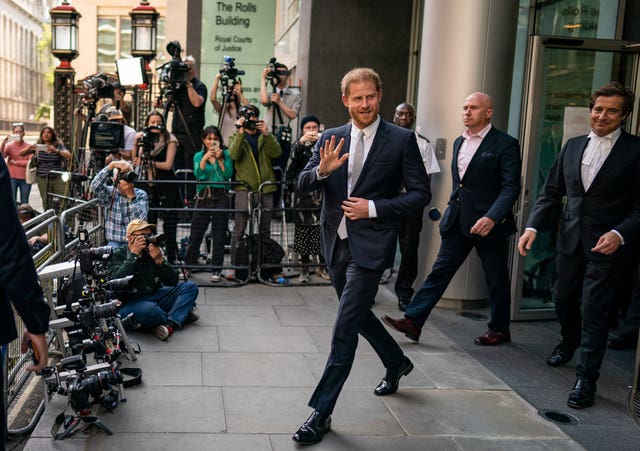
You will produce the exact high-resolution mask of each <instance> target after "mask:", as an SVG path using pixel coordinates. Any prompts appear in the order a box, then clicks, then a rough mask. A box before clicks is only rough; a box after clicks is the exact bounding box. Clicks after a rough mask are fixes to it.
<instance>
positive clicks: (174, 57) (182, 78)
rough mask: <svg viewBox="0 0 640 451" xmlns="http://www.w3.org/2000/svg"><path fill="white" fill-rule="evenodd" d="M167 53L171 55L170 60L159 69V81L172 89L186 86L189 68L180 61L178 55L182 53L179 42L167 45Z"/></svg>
mask: <svg viewBox="0 0 640 451" xmlns="http://www.w3.org/2000/svg"><path fill="white" fill-rule="evenodd" d="M167 52H168V53H169V55H171V60H170V61H169V62H168V63H165V64H163V65H162V66H161V67H160V68H159V69H161V72H160V81H161V82H162V83H168V84H170V85H171V87H173V88H176V87H178V86H179V85H182V84H186V83H187V82H188V81H189V71H190V70H191V67H189V65H188V64H187V63H185V62H183V61H182V59H180V53H182V46H181V45H180V42H178V41H171V42H169V43H168V44H167Z"/></svg>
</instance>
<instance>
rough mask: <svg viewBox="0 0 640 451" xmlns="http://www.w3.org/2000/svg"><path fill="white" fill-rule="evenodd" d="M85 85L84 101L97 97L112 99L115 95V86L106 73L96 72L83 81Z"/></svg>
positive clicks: (94, 99) (93, 99)
mask: <svg viewBox="0 0 640 451" xmlns="http://www.w3.org/2000/svg"><path fill="white" fill-rule="evenodd" d="M82 85H83V86H84V90H85V91H84V101H85V102H91V101H96V100H97V99H110V98H112V97H113V90H114V86H113V85H112V84H111V83H109V78H108V77H107V75H106V74H102V73H100V74H96V75H91V76H89V77H87V78H85V79H84V80H83V81H82Z"/></svg>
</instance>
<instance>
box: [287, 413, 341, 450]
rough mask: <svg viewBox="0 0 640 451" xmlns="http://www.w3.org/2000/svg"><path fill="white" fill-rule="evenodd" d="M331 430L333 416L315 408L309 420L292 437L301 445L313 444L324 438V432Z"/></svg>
mask: <svg viewBox="0 0 640 451" xmlns="http://www.w3.org/2000/svg"><path fill="white" fill-rule="evenodd" d="M330 430H331V416H330V415H325V414H322V413H320V412H318V411H317V410H314V411H313V413H312V414H311V416H310V417H309V418H307V421H305V422H304V424H303V425H302V426H300V429H298V431H297V432H296V433H295V434H293V437H291V439H292V440H293V441H294V442H296V443H299V444H301V445H313V444H314V443H318V442H319V441H320V440H322V437H324V434H326V433H327V432H329V431H330Z"/></svg>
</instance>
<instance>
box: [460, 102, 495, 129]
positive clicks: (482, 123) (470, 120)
mask: <svg viewBox="0 0 640 451" xmlns="http://www.w3.org/2000/svg"><path fill="white" fill-rule="evenodd" d="M492 115H493V100H491V96H489V95H488V94H485V93H484V92H474V93H473V94H470V95H469V97H467V98H466V99H465V101H464V105H463V106H462V120H463V122H464V125H465V126H466V127H467V128H468V129H469V132H470V133H471V134H475V133H478V132H480V131H482V129H483V128H485V127H486V126H487V125H489V122H491V116H492Z"/></svg>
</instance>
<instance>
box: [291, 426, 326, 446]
mask: <svg viewBox="0 0 640 451" xmlns="http://www.w3.org/2000/svg"><path fill="white" fill-rule="evenodd" d="M330 430H331V425H329V426H327V429H325V431H324V432H323V433H322V434H320V436H318V435H316V437H315V438H314V439H313V440H301V439H296V436H295V435H294V436H293V437H291V440H293V441H294V442H296V443H297V444H298V445H315V444H316V443H320V442H321V441H322V439H323V438H324V435H325V434H326V433H327V432H329V431H330Z"/></svg>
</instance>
